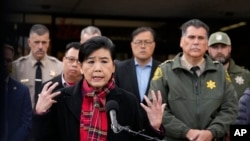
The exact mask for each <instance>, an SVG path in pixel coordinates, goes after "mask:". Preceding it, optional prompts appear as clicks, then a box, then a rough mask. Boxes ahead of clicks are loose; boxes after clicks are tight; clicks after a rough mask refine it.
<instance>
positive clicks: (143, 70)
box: [135, 59, 152, 101]
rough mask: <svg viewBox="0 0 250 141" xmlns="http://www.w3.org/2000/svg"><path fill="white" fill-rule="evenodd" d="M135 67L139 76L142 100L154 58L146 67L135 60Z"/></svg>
mask: <svg viewBox="0 0 250 141" xmlns="http://www.w3.org/2000/svg"><path fill="white" fill-rule="evenodd" d="M135 68H136V76H137V83H138V88H139V93H140V98H141V101H142V100H143V98H144V95H145V93H146V90H147V87H148V81H149V77H150V73H151V69H152V59H151V60H150V62H149V63H148V64H146V65H145V66H144V67H142V66H140V65H139V64H138V62H137V61H136V60H135Z"/></svg>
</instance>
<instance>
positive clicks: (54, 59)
mask: <svg viewBox="0 0 250 141" xmlns="http://www.w3.org/2000/svg"><path fill="white" fill-rule="evenodd" d="M48 59H49V60H51V61H55V62H58V61H59V60H58V59H57V58H55V57H53V56H48Z"/></svg>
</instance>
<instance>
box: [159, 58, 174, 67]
mask: <svg viewBox="0 0 250 141" xmlns="http://www.w3.org/2000/svg"><path fill="white" fill-rule="evenodd" d="M173 61H174V60H173V59H171V60H166V61H164V62H162V63H161V64H160V65H159V66H161V65H163V64H166V63H171V62H173Z"/></svg>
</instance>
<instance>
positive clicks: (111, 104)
mask: <svg viewBox="0 0 250 141" xmlns="http://www.w3.org/2000/svg"><path fill="white" fill-rule="evenodd" d="M105 110H106V111H107V112H109V111H110V110H115V111H116V112H118V111H119V105H118V103H117V102H116V101H114V100H109V101H108V102H107V103H106V106H105Z"/></svg>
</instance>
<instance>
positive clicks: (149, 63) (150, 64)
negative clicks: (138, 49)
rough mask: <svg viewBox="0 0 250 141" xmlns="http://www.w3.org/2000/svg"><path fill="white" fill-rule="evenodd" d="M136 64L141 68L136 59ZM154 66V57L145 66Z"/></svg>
mask: <svg viewBox="0 0 250 141" xmlns="http://www.w3.org/2000/svg"><path fill="white" fill-rule="evenodd" d="M134 62H135V66H141V65H140V64H139V63H138V62H137V60H136V59H135V58H134ZM152 64H153V59H152V57H151V58H150V60H149V62H148V63H147V64H146V65H145V67H152Z"/></svg>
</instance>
